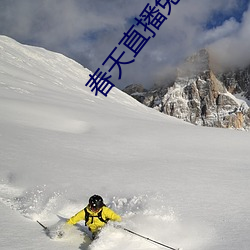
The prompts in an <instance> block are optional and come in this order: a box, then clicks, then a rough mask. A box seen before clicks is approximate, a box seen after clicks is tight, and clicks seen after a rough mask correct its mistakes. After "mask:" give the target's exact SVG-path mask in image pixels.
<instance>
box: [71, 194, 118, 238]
mask: <svg viewBox="0 0 250 250" xmlns="http://www.w3.org/2000/svg"><path fill="white" fill-rule="evenodd" d="M80 220H85V226H87V227H88V228H89V230H90V231H91V232H92V238H93V239H94V238H95V237H96V236H97V234H98V232H99V231H100V230H101V228H102V227H104V226H105V224H106V223H107V222H108V221H109V220H112V221H118V222H120V221H121V220H122V219H121V217H120V216H119V215H118V214H116V213H115V212H114V211H113V210H111V209H110V208H108V207H106V206H105V204H104V203H103V199H102V197H101V196H99V195H96V194H95V195H93V196H91V197H90V198H89V204H88V205H87V206H86V207H85V208H84V209H82V210H81V211H79V212H78V213H77V214H75V215H74V216H72V217H71V218H70V219H69V220H68V221H67V224H69V225H74V224H76V223H77V222H78V221H80Z"/></svg>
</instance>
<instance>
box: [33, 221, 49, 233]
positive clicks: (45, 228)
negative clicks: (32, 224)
mask: <svg viewBox="0 0 250 250" xmlns="http://www.w3.org/2000/svg"><path fill="white" fill-rule="evenodd" d="M36 222H37V223H38V224H39V225H40V226H42V227H43V229H44V230H45V231H46V230H48V228H47V227H45V226H44V225H43V224H42V223H41V222H39V221H38V220H37V221H36Z"/></svg>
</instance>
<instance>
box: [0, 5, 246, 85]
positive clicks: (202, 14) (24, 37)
mask: <svg viewBox="0 0 250 250" xmlns="http://www.w3.org/2000/svg"><path fill="white" fill-rule="evenodd" d="M243 1H244V0H243ZM147 3H150V4H152V5H154V3H155V1H154V0H148V1H146V2H145V1H143V0H105V1H103V0H91V1H90V0H71V1H68V0H43V1H33V0H22V1H9V0H1V1H0V33H1V34H5V35H8V36H10V37H13V38H14V39H16V40H18V41H20V42H23V43H29V44H32V45H38V46H42V47H45V48H47V49H50V50H53V51H57V52H61V53H63V54H65V55H67V56H69V57H71V58H73V59H75V60H77V61H78V62H80V63H82V64H83V65H84V66H86V67H88V68H90V69H91V70H92V71H95V70H96V69H97V68H98V67H101V66H102V63H103V61H104V60H105V59H106V58H107V56H108V55H109V54H110V52H111V51H112V50H113V49H114V47H116V46H117V47H118V50H117V53H122V51H125V52H126V53H125V54H124V56H123V58H122V61H130V60H132V59H133V55H132V53H130V52H128V49H127V48H126V47H125V46H123V45H121V46H119V45H118V42H119V41H120V40H121V38H122V37H123V33H124V32H126V31H128V29H129V28H130V26H131V25H132V21H133V20H134V17H139V15H140V13H141V11H142V10H143V9H144V7H145V6H146V4H147ZM237 9H239V2H238V1H237V0H220V1H218V0H210V1H207V0H199V1H197V0H180V2H179V3H178V4H177V5H172V9H171V14H170V16H169V17H168V20H166V21H165V23H164V24H163V25H162V26H161V28H160V30H158V31H157V30H155V31H156V36H155V38H151V39H150V40H149V42H148V43H147V44H146V46H145V47H144V48H143V50H142V51H141V52H140V54H139V55H138V56H137V57H136V58H135V62H134V63H132V64H128V65H122V79H121V80H120V81H118V80H117V79H118V73H119V70H118V67H117V66H115V67H114V69H113V70H112V72H111V73H112V79H114V81H113V82H114V83H115V84H116V86H117V87H120V88H123V87H124V86H126V85H127V84H130V83H142V84H144V85H145V86H146V87H149V86H150V85H152V84H153V83H154V81H158V80H159V79H165V78H166V75H167V74H168V72H172V70H171V69H172V68H174V67H175V66H176V65H177V64H178V63H179V62H180V61H181V60H183V59H184V58H186V57H187V56H189V55H190V54H192V53H194V52H196V51H197V50H198V49H201V48H203V47H204V46H210V45H212V48H213V49H214V51H216V50H220V48H222V47H223V46H225V47H224V48H230V49H232V47H233V46H235V44H237V45H238V44H240V45H241V46H242V52H241V53H243V51H244V49H247V48H248V45H247V42H246V41H245V40H246V39H248V40H249V34H250V32H249V18H248V14H247V13H245V16H244V20H243V21H242V23H240V22H238V21H237V20H236V19H235V18H234V11H235V10H237ZM160 11H161V12H162V13H163V14H165V15H166V16H167V12H168V10H162V9H161V8H160ZM218 11H219V12H220V13H222V14H223V15H225V16H227V17H229V18H227V19H226V20H224V22H223V23H220V24H218V25H217V26H216V25H215V27H214V28H213V29H209V30H207V28H206V24H207V23H209V22H211V20H212V21H213V18H214V13H215V12H217V13H218ZM215 21H216V20H215ZM215 23H216V22H215ZM247 23H248V25H247ZM142 32H143V31H142ZM145 35H150V32H146V33H145ZM236 35H237V39H236V38H235V36H236ZM238 40H240V41H238ZM224 51H225V52H226V50H225V49H224ZM235 53H236V52H235ZM227 54H228V52H227ZM245 54H246V53H245ZM118 56H119V55H118ZM118 56H117V57H118ZM227 60H230V59H228V58H225V61H227ZM110 64H112V61H109V62H108V63H107V66H109V65H110ZM109 67H110V66H109ZM109 67H108V68H107V69H109Z"/></svg>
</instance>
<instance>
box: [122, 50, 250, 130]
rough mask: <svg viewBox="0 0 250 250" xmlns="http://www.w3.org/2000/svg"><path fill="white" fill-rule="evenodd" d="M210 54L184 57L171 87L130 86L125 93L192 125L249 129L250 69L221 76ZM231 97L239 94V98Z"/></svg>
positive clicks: (198, 53) (202, 52) (201, 52)
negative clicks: (146, 87)
mask: <svg viewBox="0 0 250 250" xmlns="http://www.w3.org/2000/svg"><path fill="white" fill-rule="evenodd" d="M210 54H211V53H209V51H208V50H206V49H202V50H200V51H199V52H197V53H195V54H194V55H192V56H190V57H189V58H187V59H186V60H185V62H184V63H182V64H181V65H180V67H179V68H178V70H177V72H178V73H177V76H176V79H175V80H174V81H173V83H172V85H170V86H169V84H165V85H162V86H160V87H159V86H154V87H153V88H152V89H151V90H149V91H147V90H144V89H142V90H140V88H139V87H138V85H135V86H134V85H130V86H128V87H127V88H125V89H124V92H126V93H128V94H130V95H131V96H133V97H134V98H135V99H137V100H138V101H140V102H141V103H143V104H145V105H147V106H149V107H153V108H155V109H157V110H159V111H160V112H163V113H165V114H167V115H171V116H174V117H177V118H179V119H182V120H184V121H187V122H190V123H192V124H195V125H202V126H209V127H219V128H234V129H244V130H248V129H249V128H250V108H249V106H248V104H247V103H248V102H249V100H248V99H247V98H248V97H249V86H250V84H249V83H250V82H249V68H246V69H245V70H234V71H229V72H227V73H221V72H219V70H218V67H217V68H216V66H217V65H216V64H215V63H214V62H213V58H212V56H211V55H210ZM215 65H216V66H215ZM222 72H223V71H222ZM138 90H139V91H138ZM233 94H238V95H237V97H238V98H239V99H238V98H236V95H233ZM242 97H243V98H242ZM245 100H246V101H245Z"/></svg>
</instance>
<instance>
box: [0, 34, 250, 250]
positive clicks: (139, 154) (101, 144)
mask: <svg viewBox="0 0 250 250" xmlns="http://www.w3.org/2000/svg"><path fill="white" fill-rule="evenodd" d="M88 74H89V71H88V70H87V69H85V68H83V67H82V66H81V65H79V64H77V63H75V62H74V61H72V60H70V59H68V58H66V57H64V56H62V55H60V54H56V53H53V52H49V51H46V50H44V49H41V48H35V47H29V46H23V45H21V44H19V43H17V42H15V41H13V40H11V39H9V38H7V37H4V36H0V159H1V161H0V212H1V223H0V230H1V233H0V249H4V250H9V249H11V250H13V249H19V250H20V249H25V250H26V249H60V250H63V249H67V250H69V249H82V250H86V249H89V250H104V249H105V250H106V249H107V250H108V249H109V250H117V249H120V250H137V249H143V250H151V249H152V250H153V249H163V247H161V246H159V245H156V244H153V243H151V242H149V241H147V240H145V239H142V238H140V237H137V236H134V235H132V234H129V233H128V232H125V231H123V230H121V229H116V228H114V227H113V226H112V225H108V226H107V227H106V228H105V229H104V230H103V231H102V233H101V234H100V237H99V238H98V239H97V240H96V241H95V242H93V243H92V244H90V241H89V239H88V238H87V237H86V236H84V235H83V234H84V233H83V231H84V230H86V229H84V228H83V229H82V228H81V227H79V226H75V227H72V228H70V229H69V230H68V231H67V233H66V234H65V237H63V238H62V239H50V238H49V237H47V236H46V234H45V233H44V232H43V230H42V228H41V227H40V226H39V225H38V224H37V223H36V220H39V221H41V222H43V223H44V224H45V225H47V226H49V227H52V228H53V227H54V225H55V224H56V223H57V222H58V221H59V217H58V215H59V216H62V217H65V218H68V217H70V216H72V215H74V214H75V213H76V212H78V211H79V210H80V209H82V208H84V206H85V205H86V204H87V202H88V198H89V196H91V195H92V194H95V193H96V194H99V195H102V196H103V198H104V200H105V202H106V204H107V205H108V206H110V207H111V208H112V209H113V210H115V211H116V212H117V213H119V214H120V215H121V216H122V217H123V222H122V225H123V226H124V227H126V228H128V229H130V230H133V231H135V232H137V233H139V234H142V235H144V236H146V237H149V238H151V239H153V240H156V241H159V242H162V243H164V244H166V245H169V246H171V247H176V248H177V247H181V248H183V249H184V250H198V249H199V250H214V249H218V250H237V249H240V250H249V249H250V237H249V235H250V199H249V197H250V165H249V163H250V156H249V152H250V151H249V144H250V134H249V132H243V131H235V130H226V129H214V128H204V127H196V126H193V125H190V124H188V123H184V122H182V121H180V120H177V119H175V118H171V117H168V116H166V115H163V114H161V113H159V112H157V111H155V110H153V109H149V108H147V107H145V106H143V105H141V104H140V103H138V102H136V101H135V100H134V99H133V98H131V97H129V96H128V95H126V94H124V93H122V92H121V91H119V90H118V89H116V88H114V89H112V91H111V92H110V93H109V95H108V97H102V96H98V97H96V96H95V95H94V94H93V93H91V91H90V89H89V88H88V87H85V83H86V81H87V80H88V79H89V76H88ZM81 225H82V226H83V225H84V224H83V223H81Z"/></svg>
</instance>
